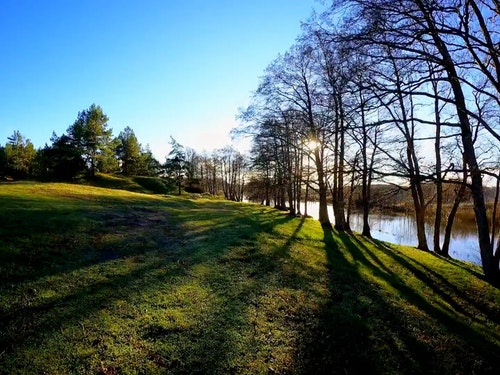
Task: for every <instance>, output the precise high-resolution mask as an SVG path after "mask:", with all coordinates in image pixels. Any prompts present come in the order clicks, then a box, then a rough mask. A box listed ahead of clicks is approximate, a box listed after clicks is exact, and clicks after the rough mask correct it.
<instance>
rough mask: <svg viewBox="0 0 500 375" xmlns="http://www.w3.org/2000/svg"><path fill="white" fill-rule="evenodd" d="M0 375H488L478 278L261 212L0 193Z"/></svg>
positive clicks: (493, 348)
mask: <svg viewBox="0 0 500 375" xmlns="http://www.w3.org/2000/svg"><path fill="white" fill-rule="evenodd" d="M0 214H1V216H0V373H6V374H7V373H8V374H31V373H47V374H99V373H100V374H155V373H157V374H164V373H173V374H195V373H204V374H205V373H212V374H228V373H248V374H258V373H303V374H305V373H307V374H310V373H339V374H340V373H342V374H345V373H348V374H352V373H360V372H361V371H362V372H363V373H366V371H367V370H369V371H370V373H401V374H408V373H415V374H417V373H418V374H420V373H436V374H443V373H453V374H470V373H496V372H497V371H498V364H499V363H500V291H499V290H498V289H495V288H493V287H492V286H490V285H488V284H487V283H485V282H484V281H483V280H482V277H481V273H480V269H479V268H478V267H476V266H474V265H471V264H467V263H462V262H458V261H452V260H447V259H440V258H437V257H435V256H433V255H431V254H428V253H423V252H419V251H417V250H414V249H411V248H405V247H397V246H393V245H389V244H385V243H381V242H378V241H368V240H365V239H363V238H362V237H360V236H357V235H347V234H343V233H337V232H335V231H324V230H323V229H322V228H321V227H320V225H319V224H318V222H316V221H314V220H312V219H300V218H291V217H289V216H287V215H285V214H283V213H280V212H277V211H274V210H272V209H268V208H265V207H262V206H258V205H252V204H237V203H231V202H226V201H222V200H214V199H211V200H209V199H188V198H185V197H184V198H183V197H165V196H159V195H155V196H153V195H146V194H139V193H133V192H126V191H121V190H111V189H103V188H97V187H89V186H81V185H69V184H38V183H15V184H13V183H9V184H1V185H0Z"/></svg>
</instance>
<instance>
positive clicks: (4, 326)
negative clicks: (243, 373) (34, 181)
mask: <svg viewBox="0 0 500 375" xmlns="http://www.w3.org/2000/svg"><path fill="white" fill-rule="evenodd" d="M184 203H186V204H184ZM203 205H204V207H203V209H202V210H200V211H199V212H198V209H199V208H200V206H199V205H198V204H197V203H193V202H190V201H186V202H181V203H179V202H175V203H174V204H172V208H173V209H170V208H169V209H168V210H167V211H165V207H158V206H156V205H155V204H151V205H150V206H149V205H146V206H144V205H143V204H139V205H138V207H134V206H133V205H131V206H129V207H127V209H125V211H122V210H118V212H116V211H115V210H112V212H110V211H109V210H108V209H106V208H104V209H103V210H102V211H99V210H93V211H92V212H91V215H90V214H89V215H90V216H92V215H94V216H93V217H94V218H97V219H99V220H104V221H105V222H107V224H109V223H110V221H113V220H117V221H118V222H117V223H114V224H113V225H116V226H124V227H126V226H127V225H130V224H131V223H130V222H129V219H130V218H129V217H127V215H124V212H125V213H130V212H133V213H134V214H133V215H132V216H133V217H136V218H137V216H138V217H139V218H140V217H143V216H144V215H146V216H148V215H154V216H155V217H156V218H155V220H154V221H147V222H144V221H142V222H136V223H132V224H135V226H138V227H139V228H141V227H142V226H144V225H145V226H147V227H148V228H149V230H151V228H150V227H151V226H153V227H154V226H156V227H157V229H155V230H154V231H153V234H154V235H157V234H158V233H157V231H160V232H161V231H162V230H164V229H165V228H166V229H167V237H171V236H173V237H174V238H173V239H171V240H169V242H166V243H161V242H159V241H160V240H161V236H160V235H159V234H158V238H153V239H150V238H149V239H148V238H143V239H141V240H140V241H139V242H137V240H136V239H134V235H135V234H136V233H134V232H133V231H132V233H126V234H124V235H123V236H122V237H120V238H118V239H114V240H110V241H106V242H105V244H104V245H103V249H104V250H105V251H104V255H103V254H101V253H102V251H101V250H103V249H98V251H96V252H95V253H94V254H93V255H92V256H91V257H90V258H85V257H83V258H82V259H81V260H78V261H73V262H72V263H71V264H70V265H69V267H68V266H64V264H61V265H60V266H57V267H47V269H46V270H42V271H39V272H38V274H37V277H36V278H34V279H31V280H30V279H29V278H28V279H27V280H23V283H28V282H30V281H33V280H36V279H42V278H43V277H45V276H48V275H50V276H58V277H63V275H65V274H68V275H69V274H70V273H72V272H75V271H76V272H78V271H79V270H80V269H82V270H83V269H90V268H92V267H95V266H99V267H100V265H101V264H102V266H103V267H106V264H107V263H108V262H109V261H110V260H111V261H114V262H119V261H122V260H126V259H131V258H137V259H138V261H139V262H144V264H143V265H141V264H139V265H138V266H135V268H134V269H133V270H132V271H130V272H126V273H124V274H119V273H118V274H113V275H108V276H107V277H106V280H105V281H89V282H87V283H84V284H83V285H81V286H78V285H77V286H76V287H74V289H73V290H71V292H69V293H67V294H65V295H64V296H62V297H57V298H52V299H48V300H44V301H40V299H39V298H37V296H36V293H37V291H36V290H28V291H27V292H28V293H27V295H26V296H25V297H26V298H25V300H23V301H21V302H20V303H19V304H17V305H13V306H11V307H10V308H9V309H8V310H3V309H2V310H3V311H0V332H2V334H1V335H0V353H1V355H0V368H3V366H2V361H4V360H7V358H8V357H9V356H10V355H11V354H13V353H16V351H17V350H18V349H19V348H24V349H25V347H24V345H27V340H28V339H29V341H30V342H31V343H35V344H36V343H39V344H40V345H43V344H42V342H43V340H45V338H46V337H49V336H50V335H51V334H52V333H57V332H58V331H60V330H62V329H63V327H68V326H72V325H77V324H78V322H80V321H82V320H84V319H85V318H87V317H89V316H91V315H93V314H94V313H95V312H97V311H99V310H100V309H102V308H105V307H106V306H110V305H113V304H114V301H117V300H120V299H125V300H128V299H130V298H133V296H134V295H140V294H141V293H147V291H148V290H151V291H154V290H156V289H157V288H159V287H161V288H164V287H165V285H172V282H173V281H172V280H181V279H182V278H183V277H188V278H192V276H189V275H190V272H191V271H190V270H191V269H194V268H196V267H197V266H198V265H201V264H214V262H215V263H217V262H219V263H222V264H223V263H224V262H225V260H224V257H225V256H226V255H227V254H228V253H229V252H230V251H231V249H232V248H234V247H235V246H237V245H241V244H246V243H251V242H252V241H253V240H255V238H256V236H257V235H259V234H260V233H262V232H268V233H269V232H272V231H273V228H274V227H275V226H276V225H280V224H282V223H286V222H288V221H290V220H294V219H292V218H290V217H288V216H286V215H282V216H280V217H278V218H277V217H276V215H272V214H268V215H266V214H265V212H264V211H263V212H261V213H260V214H259V216H256V217H255V218H252V217H248V216H247V215H239V214H238V208H237V206H236V205H235V206H234V210H233V209H228V207H227V205H221V204H220V203H211V202H208V203H206V202H205V203H204V204H203ZM221 210H223V212H222V211H221ZM200 212H203V215H201V213H200ZM41 213H42V214H43V212H41ZM161 214H165V216H166V218H165V220H163V219H161V218H158V217H157V215H161ZM106 215H108V216H106ZM200 215H201V216H204V217H203V219H207V220H211V222H213V223H214V225H212V226H211V227H210V228H209V229H207V230H204V231H197V230H195V229H196V228H193V226H191V225H190V222H191V221H195V220H199V219H200ZM259 219H262V221H260V220H259ZM171 222H172V223H171ZM302 223H303V222H302V221H301V222H298V225H297V228H296V230H295V233H294V235H293V236H292V237H295V234H296V233H297V232H298V231H300V228H301V226H302ZM66 229H68V230H72V231H77V229H76V228H66ZM95 230H96V232H102V233H103V234H106V233H107V232H108V230H107V229H106V228H103V227H96V228H95ZM235 231H236V232H237V231H240V232H241V233H240V234H241V235H240V236H235V235H234V234H235ZM147 233H151V232H150V231H148V232H147ZM142 240H144V241H146V242H148V241H149V242H150V243H146V242H145V243H144V246H141V241H142ZM292 241H293V239H292V238H291V239H289V240H288V242H287V243H286V245H285V246H284V247H283V248H276V249H275V251H274V252H272V253H271V254H270V255H260V256H254V257H253V258H252V257H251V256H250V258H249V259H250V261H251V262H253V263H255V267H254V268H256V269H257V272H256V273H255V274H253V275H252V274H250V275H248V277H249V278H253V279H259V280H260V282H259V283H258V285H257V286H258V288H255V285H253V287H252V288H242V289H241V290H239V289H238V288H237V287H235V285H236V283H235V281H237V280H236V279H235V276H234V275H230V277H228V278H227V279H226V278H225V277H221V275H220V274H215V273H214V275H210V274H209V275H208V276H207V277H206V278H205V280H202V281H201V282H202V283H206V285H208V286H209V287H211V288H213V289H214V294H220V295H221V296H220V298H225V297H224V296H225V295H226V293H227V290H229V291H230V293H229V294H230V295H231V294H234V297H236V298H238V299H241V303H240V304H231V303H228V304H227V305H226V306H219V305H217V304H215V305H214V306H213V312H212V313H209V317H206V316H205V319H207V321H208V322H209V323H210V324H211V326H212V327H213V329H208V330H207V327H205V326H204V325H203V322H200V325H199V326H197V327H195V328H194V329H193V332H192V333H190V334H188V336H189V335H191V337H193V336H194V337H195V338H196V336H198V335H203V336H205V339H203V340H199V341H196V339H194V340H193V345H191V346H190V347H191V348H193V349H196V348H197V349H199V350H200V351H198V352H196V351H195V353H198V354H197V355H196V356H195V357H194V358H195V359H194V360H192V359H191V360H188V359H187V358H192V357H193V354H192V353H191V351H189V352H190V353H187V352H184V355H185V356H186V358H184V362H182V361H179V360H178V361H177V362H176V361H175V360H174V361H172V360H171V359H169V358H163V357H162V355H161V351H159V353H153V354H151V356H150V360H151V361H152V362H155V365H157V366H158V367H160V368H164V369H165V371H170V370H173V371H175V372H179V373H182V372H183V371H185V372H191V373H196V372H204V369H206V368H207V367H206V366H207V365H210V366H211V367H209V368H212V369H228V368H231V366H229V365H228V363H229V361H230V359H231V358H233V357H234V356H235V355H236V354H235V353H234V348H233V347H231V340H230V339H229V338H228V337H226V334H225V331H226V330H224V329H220V328H219V327H226V328H227V331H234V330H235V329H236V328H237V327H238V325H239V324H241V319H243V316H244V314H245V311H246V309H247V307H248V306H249V305H251V303H252V302H251V301H250V299H249V296H258V295H259V294H260V293H261V292H262V291H263V290H264V289H265V286H266V280H268V279H269V278H271V277H272V275H273V274H274V273H276V272H280V270H279V259H280V258H281V257H282V256H284V255H285V254H286V251H287V248H288V247H289V246H290V244H291V242H292ZM85 249H86V247H85V246H76V248H75V254H77V252H78V251H83V250H85ZM109 249H112V250H109ZM117 249H118V250H117ZM108 250H109V251H111V252H112V253H111V254H110V253H109V252H107V251H108ZM151 256H153V260H154V261H153V262H151V261H150V257H151ZM110 258H111V259H110ZM156 258H158V259H156ZM243 261H244V262H246V261H247V260H243ZM153 274H154V275H158V274H160V275H161V276H155V277H152V276H151V275H153ZM186 275H188V276H186ZM221 282H222V284H223V285H224V288H222V291H221V289H220V283H221ZM138 284H139V285H140V288H138V287H137V286H136V285H138ZM41 287H43V285H41ZM121 290H123V292H120V291H121ZM0 292H1V290H0ZM29 293H33V295H29ZM221 309H222V310H224V309H226V310H227V309H229V310H227V311H226V312H225V314H220V312H221ZM227 316H231V317H232V319H230V320H229V321H225V320H224V319H225V318H227ZM148 327H149V328H148ZM151 327H152V328H151ZM144 332H145V333H144V339H145V340H149V341H151V340H157V339H158V337H159V338H160V341H161V338H162V337H161V336H162V335H164V334H165V332H164V331H162V330H159V331H157V330H155V328H154V325H151V326H149V325H148V326H146V327H144ZM158 332H159V336H158ZM167 334H168V335H170V334H174V335H175V334H178V332H173V333H172V332H167ZM183 334H184V333H183ZM186 334H187V333H186ZM206 337H208V338H209V339H208V340H207V339H206ZM169 339H170V338H169ZM155 342H156V341H155ZM207 342H211V343H212V344H211V345H212V347H211V348H206V347H204V346H206V344H207ZM197 343H198V344H199V345H197ZM30 345H31V344H30ZM37 345H38V344H37ZM95 345H100V344H99V342H97V343H96V344H95ZM204 350H205V352H204ZM212 354H213V355H212ZM208 358H210V359H208ZM82 366H85V363H83V364H82ZM26 370H27V371H30V369H26ZM31 370H33V371H40V369H36V368H35V369H34V368H31Z"/></svg>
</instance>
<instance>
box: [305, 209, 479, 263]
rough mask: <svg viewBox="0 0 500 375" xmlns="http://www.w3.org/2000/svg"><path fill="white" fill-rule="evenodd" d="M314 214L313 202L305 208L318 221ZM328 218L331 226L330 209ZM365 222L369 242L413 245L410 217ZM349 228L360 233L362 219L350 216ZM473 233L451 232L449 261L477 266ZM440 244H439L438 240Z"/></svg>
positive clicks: (429, 228)
mask: <svg viewBox="0 0 500 375" xmlns="http://www.w3.org/2000/svg"><path fill="white" fill-rule="evenodd" d="M301 209H302V213H304V207H303V206H302V207H301ZM318 212H319V204H318V203H317V202H309V203H308V204H307V214H308V215H310V216H312V217H313V218H315V219H318ZM328 215H329V217H330V221H332V222H333V209H332V207H331V205H329V207H328ZM369 222H370V229H371V233H372V236H373V238H376V239H378V240H382V241H386V242H391V243H395V244H400V245H409V246H416V245H417V234H416V233H417V232H416V225H415V220H414V218H413V217H411V216H406V215H382V214H372V215H370V216H369ZM350 225H351V229H352V230H353V231H355V232H361V231H362V229H363V217H362V215H361V214H351V219H350ZM426 227H427V230H426V231H427V241H428V244H429V247H430V248H432V246H433V245H432V244H433V240H432V233H433V230H432V226H430V225H427V226H426ZM475 229H476V228H475V227H471V228H470V231H464V230H460V232H458V231H456V230H455V233H452V237H451V241H450V256H451V257H452V258H455V259H460V260H465V261H468V262H473V263H476V264H481V257H480V254H479V245H478V240H477V234H476V232H475ZM441 241H443V239H442V238H441ZM441 243H442V242H441Z"/></svg>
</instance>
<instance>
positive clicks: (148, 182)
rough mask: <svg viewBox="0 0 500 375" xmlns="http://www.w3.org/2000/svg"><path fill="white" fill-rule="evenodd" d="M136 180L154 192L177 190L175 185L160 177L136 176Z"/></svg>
mask: <svg viewBox="0 0 500 375" xmlns="http://www.w3.org/2000/svg"><path fill="white" fill-rule="evenodd" d="M134 181H135V182H137V183H138V184H139V185H141V186H142V187H143V188H144V189H147V190H149V191H151V192H152V193H154V194H168V193H171V192H172V191H174V190H175V185H172V184H170V183H169V182H168V181H166V180H163V179H161V178H158V177H134Z"/></svg>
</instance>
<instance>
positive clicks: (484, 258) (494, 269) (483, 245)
mask: <svg viewBox="0 0 500 375" xmlns="http://www.w3.org/2000/svg"><path fill="white" fill-rule="evenodd" d="M414 1H415V3H416V4H417V5H418V6H419V8H420V10H421V11H422V13H423V14H424V16H425V20H426V23H427V26H428V28H429V31H430V35H431V36H432V38H433V40H434V43H435V45H436V47H437V49H438V51H439V53H440V54H441V57H442V65H443V67H444V68H445V70H446V73H447V75H448V81H449V83H450V85H451V89H452V91H453V94H454V97H455V107H456V109H457V116H458V118H459V121H460V133H461V134H460V135H461V138H462V146H463V156H464V159H465V162H466V163H467V166H468V169H469V173H470V176H471V184H470V189H471V193H472V198H473V202H474V214H475V217H476V227H477V234H478V240H479V251H480V253H481V262H482V267H483V272H484V274H485V276H486V279H487V280H488V281H490V282H498V281H499V280H500V270H499V268H498V264H495V263H496V262H495V259H494V255H493V250H492V248H491V241H490V233H489V225H488V216H487V213H486V204H485V201H484V191H483V181H482V177H481V170H480V169H479V165H478V163H477V158H476V153H475V150H474V141H473V139H472V131H471V124H470V121H469V117H468V115H467V105H466V102H465V95H464V93H463V90H462V86H461V83H460V82H461V80H460V77H459V76H458V73H457V71H456V69H455V64H454V62H453V59H452V57H451V55H450V52H449V51H448V47H447V46H446V44H445V43H444V41H443V40H442V39H441V36H440V34H439V31H438V30H437V27H436V26H435V24H434V20H433V19H432V18H431V15H430V13H429V12H428V10H427V8H426V6H425V4H424V3H423V2H422V0H414Z"/></svg>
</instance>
